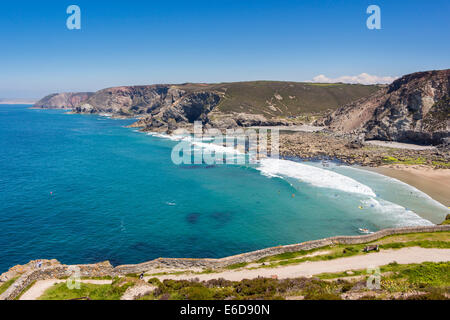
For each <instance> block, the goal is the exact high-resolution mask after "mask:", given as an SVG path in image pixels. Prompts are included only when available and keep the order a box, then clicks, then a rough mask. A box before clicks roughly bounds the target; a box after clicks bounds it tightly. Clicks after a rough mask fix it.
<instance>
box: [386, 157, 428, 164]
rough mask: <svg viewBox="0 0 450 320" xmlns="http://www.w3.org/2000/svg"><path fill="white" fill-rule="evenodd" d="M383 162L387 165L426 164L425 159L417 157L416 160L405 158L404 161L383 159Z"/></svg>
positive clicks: (389, 158)
mask: <svg viewBox="0 0 450 320" xmlns="http://www.w3.org/2000/svg"><path fill="white" fill-rule="evenodd" d="M383 162H385V163H389V164H394V163H395V164H408V165H412V164H427V159H425V158H422V157H418V158H405V159H397V158H394V157H390V156H388V157H384V158H383Z"/></svg>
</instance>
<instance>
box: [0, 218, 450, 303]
mask: <svg viewBox="0 0 450 320" xmlns="http://www.w3.org/2000/svg"><path fill="white" fill-rule="evenodd" d="M437 231H450V225H442V226H424V227H406V228H396V229H384V230H380V231H378V232H375V233H372V234H367V235H361V236H337V237H331V238H325V239H320V240H312V241H307V242H302V243H298V244H291V245H286V246H277V247H271V248H266V249H261V250H256V251H252V252H247V253H242V254H238V255H234V256H229V257H225V258H221V259H190V258H158V259H155V260H152V261H148V262H144V263H140V264H130V265H121V266H117V267H115V268H113V267H112V266H111V264H110V263H109V262H108V261H105V262H101V263H97V264H86V265H75V266H70V265H62V264H57V265H50V266H44V267H42V268H34V269H31V270H30V271H27V272H25V273H23V274H22V275H21V276H20V278H18V279H17V280H16V281H15V282H14V284H12V285H11V286H10V287H9V288H8V289H7V290H6V291H5V292H4V293H3V294H1V295H0V300H12V299H15V298H16V297H17V296H19V295H20V293H21V292H22V291H23V290H24V289H26V288H27V287H28V286H30V285H31V284H32V283H33V282H35V281H38V280H45V279H61V278H66V277H70V276H71V275H72V274H73V268H74V267H78V268H79V272H80V276H81V277H103V276H120V275H126V274H129V273H141V272H146V271H147V270H149V269H153V268H156V267H166V268H184V269H188V268H193V267H200V268H211V269H214V268H221V267H225V266H229V265H232V264H235V263H242V262H252V261H255V260H258V259H261V258H264V257H268V256H272V255H276V254H280V253H285V252H296V251H301V250H311V249H316V248H321V247H325V246H329V245H335V244H362V243H367V242H371V241H375V240H377V239H380V238H383V237H386V236H389V235H395V234H407V233H418V232H437ZM5 274H6V273H5ZM5 274H3V275H2V276H4V275H5ZM0 283H1V282H0Z"/></svg>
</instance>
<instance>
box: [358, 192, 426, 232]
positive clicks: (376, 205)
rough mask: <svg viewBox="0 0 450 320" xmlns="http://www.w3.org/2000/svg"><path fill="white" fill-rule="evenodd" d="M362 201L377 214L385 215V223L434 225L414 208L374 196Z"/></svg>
mask: <svg viewBox="0 0 450 320" xmlns="http://www.w3.org/2000/svg"><path fill="white" fill-rule="evenodd" d="M361 203H362V204H363V206H364V207H370V208H371V209H372V210H374V211H375V212H376V213H377V214H379V215H381V216H382V217H383V221H384V223H386V222H390V223H389V224H390V225H393V226H395V227H408V226H432V225H433V223H432V222H430V221H428V220H426V219H424V218H422V217H420V216H419V215H418V214H417V213H415V212H414V211H412V210H408V209H406V208H404V207H402V206H400V205H398V204H395V203H392V202H389V201H386V200H383V199H379V200H378V201H377V200H375V199H374V198H370V199H367V200H362V201H361Z"/></svg>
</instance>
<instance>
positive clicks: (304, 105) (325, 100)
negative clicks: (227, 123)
mask: <svg viewBox="0 0 450 320" xmlns="http://www.w3.org/2000/svg"><path fill="white" fill-rule="evenodd" d="M179 87H180V88H181V89H183V90H191V91H198V90H202V91H203V90H211V91H214V92H217V93H219V94H220V95H221V96H222V99H221V100H220V102H219V104H218V106H217V110H218V111H221V112H225V113H228V112H245V113H253V114H262V115H264V116H266V117H268V118H271V117H296V116H300V115H303V114H320V113H324V112H326V111H329V110H333V109H336V108H338V107H340V106H342V105H345V104H347V103H349V102H351V101H355V100H357V99H359V98H362V97H365V96H368V95H370V94H372V93H374V92H375V91H377V90H378V89H379V88H380V87H378V86H366V85H360V84H342V83H305V82H283V81H251V82H234V83H219V84H184V85H180V86H179Z"/></svg>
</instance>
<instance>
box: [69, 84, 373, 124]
mask: <svg viewBox="0 0 450 320" xmlns="http://www.w3.org/2000/svg"><path fill="white" fill-rule="evenodd" d="M378 89H379V88H378V87H377V86H360V85H347V84H339V85H335V86H334V85H333V86H332V85H330V86H328V85H324V86H317V85H316V84H310V83H294V82H271V81H256V82H237V83H219V84H202V83H196V84H192V83H185V84H179V85H164V84H161V85H150V86H130V87H129V86H126V87H114V88H107V89H103V90H100V91H98V92H96V93H95V94H94V95H93V96H92V97H90V98H89V99H88V100H86V101H85V102H84V103H81V104H80V105H78V106H77V107H76V108H74V112H77V113H100V114H108V115H111V116H119V117H139V118H140V120H139V121H138V122H136V123H135V124H134V125H133V126H134V127H141V128H143V130H149V131H165V132H170V131H173V130H175V129H177V128H189V127H191V125H192V123H193V122H194V121H201V122H202V123H203V124H204V125H206V126H211V127H216V128H232V127H236V126H252V125H258V126H264V125H288V124H290V123H292V122H293V121H295V118H296V117H299V116H302V115H304V114H312V113H314V112H313V111H316V112H318V113H320V112H324V111H325V110H329V109H335V108H337V107H338V105H340V104H341V103H342V102H344V101H345V102H349V101H351V100H354V99H356V98H360V97H362V96H367V95H369V94H370V93H372V92H374V91H377V90H378ZM297 120H298V119H297Z"/></svg>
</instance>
